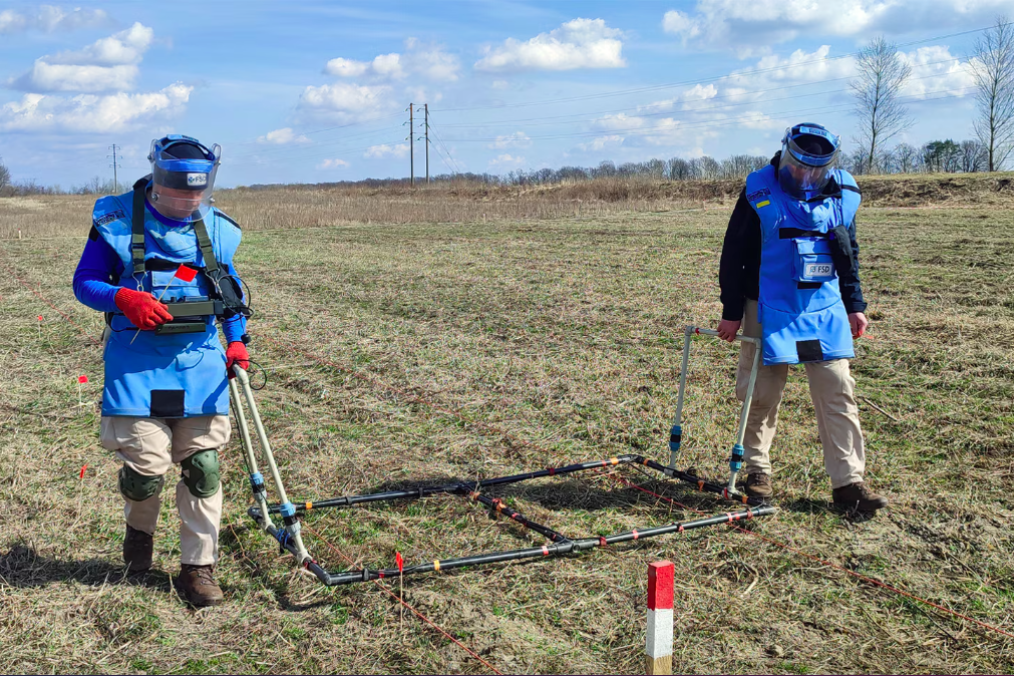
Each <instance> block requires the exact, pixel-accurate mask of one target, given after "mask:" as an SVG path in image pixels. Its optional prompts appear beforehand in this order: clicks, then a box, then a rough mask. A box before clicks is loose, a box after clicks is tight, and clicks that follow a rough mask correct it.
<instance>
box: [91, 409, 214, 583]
mask: <svg viewBox="0 0 1014 676" xmlns="http://www.w3.org/2000/svg"><path fill="white" fill-rule="evenodd" d="M231 430H232V428H231V427H230V425H229V416H227V415H206V416H197V417H192V418H132V417H126V416H104V417H103V418H102V428H101V441H102V447H103V448H105V449H107V450H110V451H115V452H116V457H117V458H119V459H120V460H121V461H122V462H123V464H124V465H126V466H128V467H130V468H131V469H133V470H134V471H135V472H137V473H138V474H142V475H144V476H151V477H160V476H163V475H165V474H167V473H168V472H169V470H171V469H172V466H173V465H174V464H179V463H181V462H183V461H184V460H186V459H187V458H189V457H190V456H191V455H193V454H194V453H196V452H198V451H202V450H206V449H215V450H218V451H221V450H222V449H223V448H224V447H225V445H226V444H227V443H228V442H229V435H230V432H231ZM124 502H125V504H124V507H123V514H124V516H125V517H126V521H127V525H129V526H130V527H131V528H134V529H136V530H140V531H144V532H145V533H147V534H148V535H154V534H155V527H156V526H157V525H158V514H159V510H160V509H161V507H162V496H161V486H160V487H159V491H158V492H156V493H155V495H153V496H151V497H150V498H148V499H147V500H142V501H135V500H130V499H129V498H127V497H124ZM176 507H177V510H178V511H179V516H180V562H181V563H184V564H187V565H191V566H207V565H213V564H214V563H215V562H216V561H217V560H218V531H219V527H220V525H221V521H222V487H221V486H219V488H218V492H217V493H215V494H214V495H212V496H211V497H208V498H199V497H196V496H194V495H193V494H191V492H190V489H188V488H187V486H186V484H185V483H184V482H183V479H182V477H181V478H180V480H179V482H177V484H176Z"/></svg>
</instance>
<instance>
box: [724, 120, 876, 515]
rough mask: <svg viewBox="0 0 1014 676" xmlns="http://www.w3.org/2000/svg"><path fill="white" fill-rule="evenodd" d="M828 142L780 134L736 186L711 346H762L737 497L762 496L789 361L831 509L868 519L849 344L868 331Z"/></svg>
mask: <svg viewBox="0 0 1014 676" xmlns="http://www.w3.org/2000/svg"><path fill="white" fill-rule="evenodd" d="M838 148H839V139H838V137H837V136H835V135H834V134H832V133H831V132H829V131H828V130H827V129H826V128H824V127H823V126H821V125H819V124H811V123H804V124H798V125H796V126H794V127H791V128H789V129H788V130H786V132H785V137H784V139H783V141H782V149H781V151H780V152H779V153H777V154H776V155H775V157H774V158H773V159H772V160H771V163H770V164H769V165H768V166H766V167H764V168H763V169H760V170H758V171H755V172H753V173H752V174H750V175H749V176H748V177H747V180H746V188H745V189H744V190H743V192H742V194H741V195H740V197H739V201H738V202H737V204H736V207H735V209H734V210H733V214H732V218H731V219H730V221H729V227H728V230H727V231H726V234H725V242H724V244H723V247H722V259H721V264H720V270H719V284H720V286H721V300H722V306H723V309H722V320H721V322H720V323H719V326H718V333H719V336H720V337H721V338H723V339H724V340H728V341H733V340H734V339H735V336H736V333H737V332H738V331H739V329H740V326H741V325H742V328H743V333H744V334H745V335H747V336H752V337H759V338H762V345H763V348H762V350H763V352H762V355H763V365H762V366H761V367H760V372H759V373H758V377H757V383H756V386H755V389H754V394H753V399H752V401H751V406H750V415H749V417H748V419H747V426H746V438H745V439H744V443H743V445H744V447H745V456H744V464H745V470H746V473H747V478H746V484H745V487H744V490H745V492H746V493H747V494H749V495H752V496H755V497H760V498H768V497H770V496H771V495H772V493H773V489H772V484H771V461H770V457H769V452H770V449H771V443H772V441H773V440H774V436H775V427H776V424H777V422H778V405H779V404H780V402H781V398H782V391H783V389H784V388H785V381H786V378H787V376H788V369H789V365H790V364H805V367H806V376H807V380H808V381H809V386H810V397H811V399H812V400H813V405H814V408H815V409H816V413H817V428H818V430H819V432H820V440H821V444H822V446H823V450H824V468H825V470H826V471H827V473H828V475H829V476H830V478H831V488H832V494H833V501H834V505H835V506H836V507H838V508H840V509H843V510H848V511H854V512H860V513H863V514H867V515H870V514H873V513H874V512H876V511H877V510H878V509H881V508H883V507H886V506H887V500H886V499H885V498H883V497H881V496H879V495H876V494H875V493H873V492H872V491H871V490H870V489H869V488H868V487H867V486H866V483H865V482H864V477H863V474H864V471H865V469H866V460H865V449H864V446H863V435H862V430H861V429H860V427H859V407H858V406H857V405H856V400H855V380H853V379H852V376H851V375H850V374H849V362H848V360H849V359H851V358H852V357H854V356H855V353H854V351H853V348H852V340H853V339H854V338H858V337H859V336H862V335H863V333H864V331H865V330H866V328H867V326H868V324H869V322H868V321H867V319H866V315H865V314H864V311H865V310H866V303H865V302H864V301H863V295H862V289H861V287H860V284H859V258H858V256H859V245H858V243H857V241H856V223H855V215H856V211H857V210H858V209H859V203H860V200H861V197H860V192H859V187H858V186H857V185H856V182H855V179H853V178H852V176H851V175H850V174H849V173H848V172H847V171H844V170H842V169H836V168H835V166H834V165H835V158H836V157H837V154H838ZM754 350H755V347H754V346H753V345H752V344H743V347H742V351H741V352H740V361H739V370H738V373H737V388H736V389H737V395H738V396H739V399H740V401H742V400H743V398H744V397H745V396H746V389H747V382H748V379H749V373H750V365H751V364H752V362H753V357H754Z"/></svg>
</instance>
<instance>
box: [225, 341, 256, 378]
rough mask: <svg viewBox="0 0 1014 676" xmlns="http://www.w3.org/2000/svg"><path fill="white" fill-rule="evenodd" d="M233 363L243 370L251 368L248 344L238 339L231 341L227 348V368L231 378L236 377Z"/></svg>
mask: <svg viewBox="0 0 1014 676" xmlns="http://www.w3.org/2000/svg"><path fill="white" fill-rule="evenodd" d="M233 364H235V365H236V366H239V367H240V368H241V369H243V370H246V369H249V368H250V353H249V352H247V351H246V345H244V344H243V343H241V342H240V341H238V340H234V341H233V342H231V343H229V346H228V347H227V348H225V370H226V372H228V374H229V378H235V377H236V375H235V374H234V373H233V372H232V366H233Z"/></svg>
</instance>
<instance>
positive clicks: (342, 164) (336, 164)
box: [317, 157, 350, 169]
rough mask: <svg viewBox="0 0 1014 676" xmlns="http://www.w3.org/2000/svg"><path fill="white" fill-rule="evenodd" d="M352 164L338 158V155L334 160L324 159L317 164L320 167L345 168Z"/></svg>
mask: <svg viewBox="0 0 1014 676" xmlns="http://www.w3.org/2000/svg"><path fill="white" fill-rule="evenodd" d="M348 166H350V165H349V163H348V162H346V161H345V160H341V159H338V158H337V157H336V158H335V159H333V160H324V161H323V162H321V163H320V164H318V165H317V168H318V169H345V168H346V167H348Z"/></svg>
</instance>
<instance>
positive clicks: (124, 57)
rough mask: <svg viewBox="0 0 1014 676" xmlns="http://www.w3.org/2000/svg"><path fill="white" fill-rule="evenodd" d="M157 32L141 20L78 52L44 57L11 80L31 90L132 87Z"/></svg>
mask: <svg viewBox="0 0 1014 676" xmlns="http://www.w3.org/2000/svg"><path fill="white" fill-rule="evenodd" d="M154 38H155V31H153V30H152V29H151V28H149V27H147V26H144V25H142V24H140V23H135V24H134V25H133V26H131V27H130V28H128V29H126V30H123V31H120V32H119V33H115V34H113V35H111V36H109V37H107V38H102V39H100V40H97V41H95V42H94V43H92V44H91V45H88V46H87V47H85V48H84V49H81V50H78V51H65V52H60V53H58V54H56V55H53V56H49V55H47V56H43V57H42V58H40V59H37V60H36V61H35V64H34V65H33V66H32V69H31V70H30V71H28V72H27V73H25V74H24V75H22V76H21V77H19V78H16V79H14V80H12V81H11V82H9V83H8V84H9V85H10V86H11V87H12V88H14V89H20V90H22V91H29V92H105V91H125V90H129V89H133V87H134V81H135V80H136V79H137V75H138V64H139V63H140V62H141V60H142V59H143V58H144V53H145V52H146V51H147V50H148V48H149V47H150V46H151V44H152V41H153V40H154Z"/></svg>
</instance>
